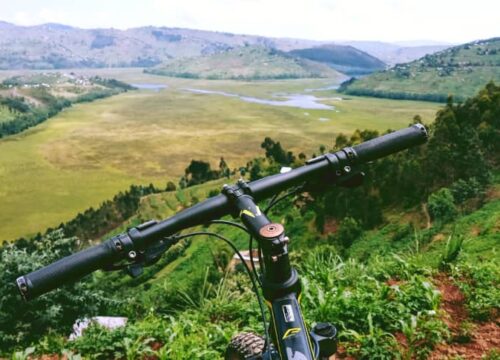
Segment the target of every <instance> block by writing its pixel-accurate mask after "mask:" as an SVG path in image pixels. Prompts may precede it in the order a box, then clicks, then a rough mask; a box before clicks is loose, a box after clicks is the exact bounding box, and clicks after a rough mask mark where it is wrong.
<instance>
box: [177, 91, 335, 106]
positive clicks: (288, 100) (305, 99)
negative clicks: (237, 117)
mask: <svg viewBox="0 0 500 360" xmlns="http://www.w3.org/2000/svg"><path fill="white" fill-rule="evenodd" d="M183 90H187V91H190V92H193V93H196V94H215V95H221V96H227V97H235V98H238V99H240V100H243V101H245V102H249V103H255V104H263V105H272V106H288V107H297V108H301V109H315V110H334V109H335V107H334V106H332V105H326V104H322V103H320V102H319V100H320V99H318V98H317V97H316V96H314V95H303V94H288V95H279V96H278V95H273V96H276V97H280V98H284V99H285V100H269V99H261V98H256V97H251V96H243V95H238V94H231V93H227V92H224V91H216V90H201V89H193V88H185V89H183Z"/></svg>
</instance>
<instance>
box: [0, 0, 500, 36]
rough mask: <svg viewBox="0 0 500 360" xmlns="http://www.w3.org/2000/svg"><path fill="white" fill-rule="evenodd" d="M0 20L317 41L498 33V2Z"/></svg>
mask: <svg viewBox="0 0 500 360" xmlns="http://www.w3.org/2000/svg"><path fill="white" fill-rule="evenodd" d="M0 20H4V21H9V22H13V23H15V24H19V25H34V24H41V23H46V22H57V23H63V24H68V25H73V26H78V27H83V28H96V27H114V28H120V29H126V28H130V27H137V26H145V25H156V26H169V27H186V28H195V29H203V30H217V31H227V32H234V33H245V34H257V35H264V36H277V37H295V38H307V39H316V40H381V41H404V40H421V39H426V40H436V41H443V42H450V43H460V42H466V41H471V40H475V39H481V38H488V37H493V36H500V1H498V0H475V1H470V0H466V1H464V0H121V1H119V0H84V1H81V0H73V1H68V0H66V1H64V0H38V1H36V0H0Z"/></svg>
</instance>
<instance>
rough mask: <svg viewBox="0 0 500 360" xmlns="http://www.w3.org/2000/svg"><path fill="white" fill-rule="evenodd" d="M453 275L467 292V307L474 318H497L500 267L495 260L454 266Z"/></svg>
mask: <svg viewBox="0 0 500 360" xmlns="http://www.w3.org/2000/svg"><path fill="white" fill-rule="evenodd" d="M452 276H453V278H454V280H455V283H456V284H457V285H458V287H459V288H460V290H461V291H462V292H463V293H464V294H465V298H466V303H467V308H468V310H469V313H470V316H471V317H472V318H473V319H474V320H479V321H486V320H488V319H490V318H495V316H497V314H498V311H499V310H500V286H499V285H500V284H499V279H500V269H499V267H498V264H495V262H491V261H486V262H484V261H483V262H479V263H477V264H464V265H461V266H457V267H454V268H452Z"/></svg>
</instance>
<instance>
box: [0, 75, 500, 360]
mask: <svg viewBox="0 0 500 360" xmlns="http://www.w3.org/2000/svg"><path fill="white" fill-rule="evenodd" d="M499 111H500V88H498V87H496V86H495V85H494V84H489V85H488V86H487V87H486V88H485V89H484V90H482V91H481V93H480V94H479V95H478V96H477V97H475V98H473V99H470V100H468V101H467V102H465V103H464V104H461V105H460V104H459V105H454V104H452V103H451V102H450V103H449V104H448V105H447V106H446V107H445V108H444V109H442V110H441V111H440V112H439V114H438V117H437V119H436V122H435V124H434V125H433V126H432V127H431V135H432V137H431V139H430V141H429V144H428V145H427V146H424V147H421V148H418V149H414V150H412V151H409V152H407V153H406V154H402V155H400V156H393V157H390V158H387V159H386V160H385V161H381V162H377V163H376V164H374V165H372V166H371V167H370V168H371V170H369V171H370V173H368V179H373V180H369V181H367V182H365V184H364V185H363V186H362V187H360V188H357V189H355V190H349V191H340V190H338V189H334V190H333V191H330V192H328V193H327V194H326V195H324V196H319V195H318V194H314V193H312V192H310V193H309V196H306V197H303V196H300V197H298V198H295V199H294V200H289V201H288V203H283V204H280V205H279V206H277V207H276V208H275V209H274V210H273V213H272V214H271V217H272V218H276V219H281V221H282V222H284V223H285V224H286V227H287V229H288V233H289V234H290V236H291V238H292V247H293V249H292V250H293V251H294V252H295V254H296V256H297V257H296V259H295V261H296V263H297V266H298V267H299V268H300V271H301V273H302V274H303V275H304V285H305V292H304V307H305V311H306V314H307V318H308V319H310V320H315V321H323V320H328V321H333V322H335V323H336V324H337V325H338V326H339V329H340V330H341V333H340V340H341V345H342V346H341V352H342V353H344V354H345V353H346V354H348V355H350V356H354V357H355V358H359V359H373V358H380V359H393V358H402V359H411V358H417V359H425V358H440V356H441V355H443V354H447V355H449V354H454V355H455V356H464V357H465V358H471V359H474V358H477V359H479V358H481V357H483V358H495V356H497V355H498V353H497V352H496V350H495V348H498V341H499V337H498V325H497V321H498V311H499V308H498V304H499V303H500V287H499V286H498V285H499V284H498V279H499V278H500V276H499V275H500V271H499V266H498V264H499V258H498V253H497V246H498V240H499V238H498V221H499V218H498V214H499V211H498V210H499V209H498V206H499V198H498V186H499V185H498V160H499V159H498V154H499V152H498V151H497V150H498V149H497V146H498V141H497V140H498V132H499V124H498V123H497V119H498V117H497V115H498V112H499ZM373 136H376V132H373V131H357V132H356V133H354V134H353V136H351V137H350V138H349V137H346V136H338V137H337V139H336V145H337V146H339V145H340V144H345V143H347V144H348V143H351V142H354V143H356V142H358V141H363V140H366V139H368V138H370V137H373ZM262 147H263V148H264V149H265V150H266V158H265V159H256V160H254V161H252V162H251V163H249V164H248V165H247V167H246V169H245V170H244V171H245V172H247V173H248V174H249V176H250V177H251V178H252V177H259V176H264V175H266V174H267V173H268V172H271V173H274V172H276V170H277V168H279V166H281V165H287V164H290V163H295V162H299V163H300V161H301V160H302V161H303V158H304V157H303V156H301V155H299V156H298V157H295V156H294V155H293V154H292V153H289V152H287V151H286V150H284V149H283V148H282V147H281V144H280V143H279V142H275V141H272V140H271V139H268V140H266V141H264V143H263V144H262ZM479 149H486V150H491V151H485V152H482V151H479ZM324 150H325V149H324V148H323V150H321V149H320V151H324ZM471 156H472V158H471ZM443 159H446V160H447V161H444V162H443ZM445 163H446V165H447V167H446V168H440V170H441V171H442V172H439V171H437V170H436V169H435V168H434V166H438V165H440V166H441V167H442V166H443V164H445ZM419 169H420V170H419ZM425 169H430V171H428V172H427V175H426V176H423V175H419V174H422V172H420V171H423V170H425ZM367 171H368V170H367ZM205 173H206V174H210V172H207V171H206V172H205ZM381 174H387V175H388V176H387V177H386V178H381ZM443 174H444V175H446V176H443ZM191 175H192V174H191ZM406 176H411V178H412V181H411V186H412V189H413V190H415V191H408V189H407V188H405V186H407V185H408V184H409V183H410V180H407V179H405V177H406ZM391 179H392V180H391ZM398 184H400V185H399V186H398ZM213 185H215V189H217V188H219V187H220V184H213ZM198 186H199V187H200V188H197V187H198ZM198 186H195V187H192V188H191V187H188V188H186V189H185V190H175V191H174V190H173V188H172V187H171V189H170V191H169V192H167V193H164V194H156V195H152V196H150V197H148V198H146V199H145V201H144V202H143V203H142V204H141V208H140V209H139V214H138V216H139V217H138V218H137V219H136V220H139V221H140V220H141V218H140V217H141V216H147V217H149V216H150V215H151V214H152V213H158V212H161V211H163V210H162V209H166V211H167V212H168V211H170V212H172V211H178V210H179V208H182V207H183V206H189V205H191V204H193V203H195V202H197V201H199V199H200V198H199V197H198V196H199V192H200V191H202V193H203V192H205V194H206V192H207V191H209V194H210V193H211V192H210V189H211V185H210V183H207V184H202V185H198ZM421 187H422V188H425V189H427V190H428V191H421V190H420V189H421ZM212 189H213V188H212ZM389 190H390V191H389ZM196 192H198V195H195V194H196ZM188 194H190V196H189V197H187V195H188ZM311 196H312V197H314V198H315V201H312V202H311V201H310V197H311ZM172 197H173V198H175V199H176V201H174V202H173V203H169V202H167V201H165V200H167V199H168V198H172ZM308 199H309V200H308ZM359 199H362V201H359ZM357 203H362V204H364V205H365V206H361V205H358V206H356V204H357ZM331 204H335V207H329V206H330V205H331ZM342 204H345V205H342ZM366 205H369V206H366ZM422 206H423V209H424V210H420V209H422ZM404 208H406V210H405V211H404V212H402V211H401V210H403V209H404ZM143 211H147V213H146V212H144V213H143V214H142V215H141V212H143ZM396 214H399V215H396ZM377 215H381V217H380V216H377ZM427 217H428V218H427ZM384 218H385V219H384ZM409 219H411V221H408V220H409ZM131 220H133V219H131ZM124 226H126V225H124ZM312 228H316V229H317V230H319V231H320V232H319V234H322V235H317V234H318V233H317V232H315V231H311V230H312ZM333 228H336V231H333V232H332V231H329V230H328V229H333ZM117 230H118V229H117ZM224 234H225V235H228V236H230V237H232V238H236V240H237V243H238V245H239V246H240V247H244V246H245V242H246V239H245V238H243V239H242V238H240V237H238V236H235V235H236V234H235V233H234V230H224ZM51 236H52V238H45V240H43V239H39V240H33V241H28V242H27V243H24V244H19V243H17V244H6V245H5V246H4V247H3V248H2V249H1V256H2V262H0V264H2V266H3V267H4V268H3V269H2V271H1V272H0V273H1V274H2V276H3V277H4V278H5V280H4V281H2V282H1V283H2V284H5V285H4V286H5V288H4V289H2V293H3V294H9V295H8V296H4V297H3V298H2V301H3V304H5V305H3V306H2V312H1V316H2V327H1V328H2V330H4V329H7V331H6V335H4V336H2V337H1V338H2V340H3V341H4V343H3V345H2V346H3V347H5V349H6V350H4V351H5V352H7V351H8V350H7V349H8V348H9V349H12V348H16V347H17V348H20V347H21V348H22V347H27V346H28V344H29V343H30V342H31V343H32V344H33V347H31V348H25V350H21V351H20V352H19V353H17V354H14V355H13V356H19V357H22V356H26V354H28V353H37V354H62V353H66V356H72V357H77V356H84V357H86V358H87V357H88V358H102V359H107V358H113V357H115V358H123V357H127V358H145V357H147V356H154V357H156V358H160V359H183V358H186V357H198V358H207V359H208V358H219V357H220V356H221V353H222V351H223V350H224V347H225V345H226V344H227V341H228V340H229V338H230V336H231V335H233V334H234V333H236V332H237V331H240V330H257V331H258V330H259V329H260V324H259V322H258V314H257V311H256V306H255V305H256V304H255V302H252V294H251V293H250V291H249V290H248V287H249V286H248V282H247V281H246V280H245V278H244V276H243V275H242V274H240V273H239V272H238V271H237V272H236V273H232V274H230V275H229V276H226V277H224V276H223V273H224V270H225V269H227V267H228V263H229V260H230V258H231V255H230V254H229V253H228V250H227V249H226V248H225V246H223V245H219V244H214V243H210V242H207V241H206V240H205V239H204V240H203V241H201V240H196V241H195V240H193V243H192V244H191V246H189V247H187V248H185V247H183V248H180V249H176V255H171V257H169V259H168V262H167V263H163V264H162V265H166V267H165V268H164V270H166V271H164V270H162V271H160V273H158V274H157V275H154V272H153V273H149V275H148V276H146V278H145V279H143V280H145V282H140V281H138V280H137V279H135V280H127V279H124V278H123V277H122V275H121V274H111V275H110V274H106V275H103V274H95V275H93V276H91V277H88V278H87V279H86V281H85V282H83V283H80V284H78V285H77V288H75V287H74V286H73V287H69V288H67V289H63V290H59V291H56V292H54V293H52V294H50V295H47V296H46V297H44V298H42V299H40V300H37V301H35V302H32V303H29V304H28V305H23V311H19V309H18V308H17V307H18V306H19V304H18V302H17V299H18V298H17V295H14V285H13V283H12V281H13V279H14V278H15V276H17V275H18V274H19V273H21V272H24V271H29V270H30V269H31V268H34V267H37V266H39V265H40V264H41V263H47V262H49V261H51V258H50V256H56V255H58V254H57V253H58V252H59V253H60V254H61V255H63V254H64V253H65V252H67V251H72V250H74V246H75V243H74V240H70V239H67V240H64V237H63V236H62V235H61V234H60V233H55V234H53V235H51ZM64 244H66V245H64ZM77 246H78V245H77ZM306 247H307V248H308V249H309V250H308V251H307V253H305V252H302V253H301V252H300V249H304V248H306ZM311 248H312V250H311ZM49 254H50V255H49ZM479 260H480V261H479ZM126 285H128V286H126ZM88 290H91V291H93V296H96V297H98V299H96V301H94V302H92V303H90V302H86V303H85V299H86V294H85V291H88ZM103 294H105V296H104V295H103ZM125 294H126V295H125ZM73 296H76V299H74V300H71V297H73ZM66 298H70V300H68V302H69V303H70V304H75V305H77V306H78V307H76V306H73V305H71V306H69V307H68V308H66V307H65V306H64V305H62V304H64V302H63V301H62V300H64V299H66ZM249 303H250V304H252V305H253V306H252V307H249V306H248V305H249ZM100 304H102V308H101V309H100V310H101V311H103V312H105V313H108V314H127V316H129V318H130V322H129V324H128V325H127V326H126V327H124V328H121V329H118V330H115V331H107V330H104V329H102V328H99V327H97V326H93V327H91V328H90V329H89V330H88V331H87V332H86V333H85V335H84V336H83V337H82V338H79V339H78V340H76V341H67V340H66V339H65V338H64V336H63V335H61V334H65V333H67V332H68V329H67V327H65V326H64V321H62V319H65V321H66V323H69V318H71V316H75V315H71V314H74V312H73V313H72V312H71V309H75V308H78V309H79V312H80V314H85V313H87V314H91V313H93V312H95V311H96V309H95V306H96V305H100ZM92 307H94V308H92ZM34 313H36V314H37V315H38V316H37V317H36V320H35V321H33V318H34V317H33V316H32V315H31V316H30V314H34ZM67 314H69V315H68V316H67V317H65V316H66V315H67ZM101 314H102V312H101ZM43 325H45V326H49V327H51V328H52V332H49V333H45V334H40V333H37V332H35V331H31V330H33V329H35V327H36V326H38V327H40V326H43ZM484 329H488V330H489V331H487V332H484V331H481V330H484ZM476 330H477V331H476ZM4 331H5V330H4ZM479 343H480V344H481V346H482V348H479V350H478V348H477V346H478V344H479ZM468 344H470V347H468ZM77 354H78V355H77Z"/></svg>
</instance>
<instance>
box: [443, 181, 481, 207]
mask: <svg viewBox="0 0 500 360" xmlns="http://www.w3.org/2000/svg"><path fill="white" fill-rule="evenodd" d="M450 190H451V193H452V194H453V199H454V201H455V204H457V205H461V204H463V203H464V202H465V201H467V200H469V199H472V198H475V197H478V196H482V195H483V194H484V186H483V185H482V184H481V183H480V182H479V181H477V179H476V178H474V177H471V178H469V179H467V180H464V179H459V180H457V181H455V182H454V183H453V184H452V185H451V186H450Z"/></svg>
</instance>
